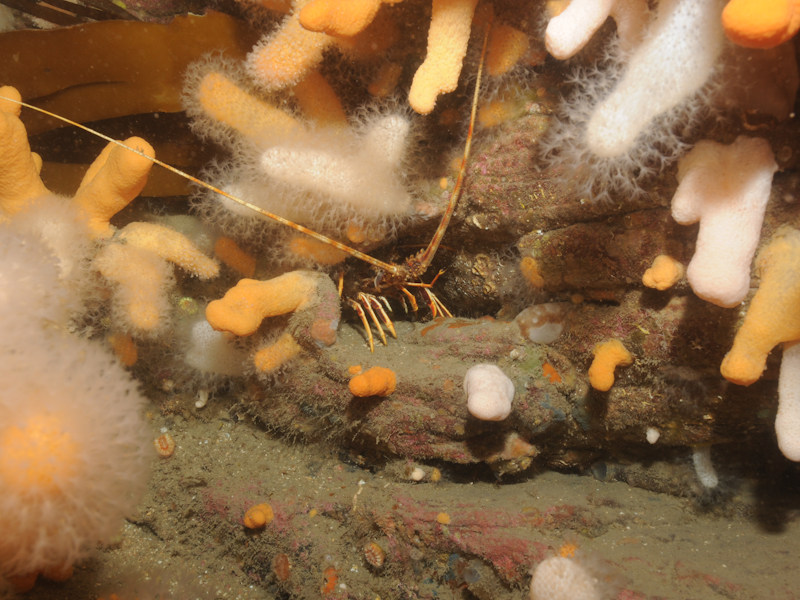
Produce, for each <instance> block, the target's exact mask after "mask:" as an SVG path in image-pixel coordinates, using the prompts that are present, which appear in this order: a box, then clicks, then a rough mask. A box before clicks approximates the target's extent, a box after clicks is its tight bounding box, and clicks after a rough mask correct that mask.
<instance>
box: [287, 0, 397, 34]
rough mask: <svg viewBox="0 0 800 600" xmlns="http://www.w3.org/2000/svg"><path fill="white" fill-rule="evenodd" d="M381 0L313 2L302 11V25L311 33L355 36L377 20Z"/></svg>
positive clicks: (317, 0) (321, 0)
mask: <svg viewBox="0 0 800 600" xmlns="http://www.w3.org/2000/svg"><path fill="white" fill-rule="evenodd" d="M380 6H381V0H350V1H349V2H342V0H311V2H309V3H308V4H306V5H305V6H304V7H303V8H302V9H301V10H300V24H301V25H302V26H303V27H305V28H306V29H308V30H310V31H323V32H325V33H329V34H331V35H341V36H346V37H349V36H353V35H355V34H357V33H359V32H361V31H362V30H363V29H364V28H365V27H366V26H367V25H369V24H370V23H371V22H372V19H374V18H375V14H376V13H377V12H378V9H379V8H380Z"/></svg>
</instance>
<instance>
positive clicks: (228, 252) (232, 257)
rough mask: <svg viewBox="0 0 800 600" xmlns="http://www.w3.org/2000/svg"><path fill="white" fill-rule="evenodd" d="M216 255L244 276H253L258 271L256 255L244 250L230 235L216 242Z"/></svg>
mask: <svg viewBox="0 0 800 600" xmlns="http://www.w3.org/2000/svg"><path fill="white" fill-rule="evenodd" d="M214 255H215V256H217V257H218V258H219V259H220V260H221V261H222V262H223V263H225V264H226V265H228V266H229V267H230V268H231V269H233V270H234V271H236V272H237V273H239V274H240V275H243V276H244V277H252V276H253V275H254V274H255V272H256V258H255V256H253V255H252V254H250V253H248V252H245V251H244V250H242V248H241V246H239V244H237V243H236V242H235V241H234V240H232V239H231V238H229V237H225V236H221V237H219V238H217V241H216V242H215V243H214Z"/></svg>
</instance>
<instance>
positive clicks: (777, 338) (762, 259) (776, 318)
mask: <svg viewBox="0 0 800 600" xmlns="http://www.w3.org/2000/svg"><path fill="white" fill-rule="evenodd" d="M798 264H800V231H798V230H796V229H792V228H789V227H785V228H783V229H780V230H779V231H778V232H777V233H776V234H775V235H774V236H773V238H772V239H771V240H770V242H769V244H768V245H767V246H766V247H765V248H764V249H763V250H761V252H760V253H759V255H758V258H757V259H756V268H757V269H758V271H759V273H760V275H761V283H760V285H759V286H758V290H757V291H756V293H755V295H754V296H753V298H752V300H750V306H749V307H748V308H747V314H746V315H745V318H744V322H743V323H742V325H741V327H740V328H739V331H737V332H736V337H735V338H734V340H733V347H732V348H731V350H730V352H728V353H727V354H726V355H725V358H724V359H723V361H722V365H721V367H720V371H721V373H722V376H723V377H725V379H727V380H728V381H731V382H733V383H736V384H738V385H750V384H751V383H754V382H756V381H757V380H758V379H759V378H760V377H761V374H762V373H763V372H764V368H765V367H766V362H767V356H768V355H769V353H770V351H771V350H772V349H773V348H774V347H775V346H777V345H778V344H779V343H781V342H793V341H796V340H800V311H798V309H797V307H798V306H800V272H798V270H797V265H798Z"/></svg>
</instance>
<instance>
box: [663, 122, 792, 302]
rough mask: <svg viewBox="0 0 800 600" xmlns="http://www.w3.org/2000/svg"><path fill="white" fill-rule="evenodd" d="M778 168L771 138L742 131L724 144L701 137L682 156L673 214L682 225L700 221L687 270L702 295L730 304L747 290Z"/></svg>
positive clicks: (708, 299) (673, 201) (696, 292)
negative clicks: (763, 137) (750, 135)
mask: <svg viewBox="0 0 800 600" xmlns="http://www.w3.org/2000/svg"><path fill="white" fill-rule="evenodd" d="M777 169H778V165H777V164H776V163H775V158H774V156H773V154H772V150H771V149H770V146H769V143H768V142H767V141H766V140H764V139H761V138H749V137H745V136H739V137H738V138H736V141H735V142H734V143H733V144H730V145H728V146H726V145H723V144H718V143H716V142H712V141H708V140H703V141H700V142H698V144H697V145H696V146H695V147H694V148H693V149H692V150H691V151H690V152H689V153H688V154H687V155H686V156H684V157H683V158H682V159H681V160H680V163H679V166H678V181H679V182H680V185H679V186H678V189H677V190H676V191H675V196H674V197H673V198H672V216H673V217H674V219H675V220H676V221H677V222H678V223H681V224H683V225H689V224H691V223H695V222H697V221H700V231H699V233H698V234H697V244H696V247H695V253H694V256H693V257H692V260H691V262H689V267H688V268H687V270H686V275H687V278H688V280H689V284H690V285H691V286H692V289H693V290H694V293H695V294H697V295H698V296H700V297H701V298H703V299H704V300H707V301H708V302H712V303H713V304H716V305H718V306H723V307H732V306H736V305H737V304H739V303H740V302H741V301H742V300H744V297H745V296H746V295H747V292H748V291H749V289H750V263H751V261H752V259H753V254H754V253H755V251H756V247H757V246H758V241H759V238H760V235H761V223H762V221H763V220H764V211H765V210H766V206H767V201H768V200H769V195H770V190H771V189H772V175H773V173H775V171H776V170H777Z"/></svg>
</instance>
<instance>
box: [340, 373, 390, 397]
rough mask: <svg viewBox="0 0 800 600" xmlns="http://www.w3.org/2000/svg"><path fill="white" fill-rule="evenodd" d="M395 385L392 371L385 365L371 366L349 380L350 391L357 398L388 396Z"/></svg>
mask: <svg viewBox="0 0 800 600" xmlns="http://www.w3.org/2000/svg"><path fill="white" fill-rule="evenodd" d="M396 385H397V376H396V375H395V373H394V371H392V370H391V369H387V368H385V367H372V368H371V369H369V370H367V371H366V372H364V373H362V374H361V375H356V376H355V377H353V378H352V379H351V380H350V393H351V394H353V395H354V396H357V397H359V398H366V397H368V396H388V395H389V394H391V393H392V392H393V391H394V389H395V386H396Z"/></svg>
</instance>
